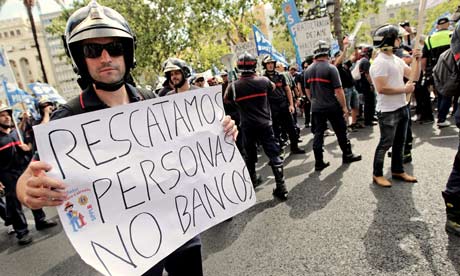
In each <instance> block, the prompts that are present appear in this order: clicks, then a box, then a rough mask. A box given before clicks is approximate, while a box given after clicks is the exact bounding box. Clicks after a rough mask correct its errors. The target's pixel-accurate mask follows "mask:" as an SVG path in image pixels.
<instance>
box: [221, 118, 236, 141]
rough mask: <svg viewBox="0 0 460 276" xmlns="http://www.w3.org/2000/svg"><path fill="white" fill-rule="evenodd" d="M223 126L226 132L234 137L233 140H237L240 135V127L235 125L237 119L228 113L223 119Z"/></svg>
mask: <svg viewBox="0 0 460 276" xmlns="http://www.w3.org/2000/svg"><path fill="white" fill-rule="evenodd" d="M222 126H223V127H224V132H225V134H226V135H227V136H231V137H233V140H234V141H236V137H237V136H238V128H237V127H236V125H235V121H234V120H232V118H231V117H230V116H228V115H225V117H224V119H223V120H222Z"/></svg>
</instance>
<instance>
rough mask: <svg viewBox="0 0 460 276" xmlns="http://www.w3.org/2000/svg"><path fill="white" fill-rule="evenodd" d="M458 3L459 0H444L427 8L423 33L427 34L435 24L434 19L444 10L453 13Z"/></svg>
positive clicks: (459, 3)
mask: <svg viewBox="0 0 460 276" xmlns="http://www.w3.org/2000/svg"><path fill="white" fill-rule="evenodd" d="M459 5H460V0H448V1H444V2H442V3H441V4H439V5H437V6H435V7H433V8H431V9H428V10H427V11H426V16H425V18H426V21H425V22H426V23H425V28H424V32H423V33H424V34H428V33H429V32H430V31H431V29H432V28H434V27H435V26H436V19H438V17H439V16H441V15H442V14H444V13H445V12H450V13H451V14H453V13H454V12H455V11H456V10H457V7H458V6H459Z"/></svg>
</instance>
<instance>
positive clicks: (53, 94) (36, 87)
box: [28, 82, 67, 104]
mask: <svg viewBox="0 0 460 276" xmlns="http://www.w3.org/2000/svg"><path fill="white" fill-rule="evenodd" d="M28 86H29V88H30V90H32V92H33V93H34V95H35V96H36V97H37V99H40V98H42V97H46V98H47V99H48V100H50V101H52V102H57V103H60V104H65V103H66V102H67V101H66V100H64V98H63V97H62V96H61V95H59V93H58V92H57V90H56V89H54V87H52V86H51V85H49V84H47V83H41V82H33V83H29V84H28Z"/></svg>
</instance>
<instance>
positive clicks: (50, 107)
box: [43, 105, 54, 115]
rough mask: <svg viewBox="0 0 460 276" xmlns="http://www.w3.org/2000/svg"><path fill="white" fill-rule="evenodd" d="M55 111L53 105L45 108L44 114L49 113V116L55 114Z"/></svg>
mask: <svg viewBox="0 0 460 276" xmlns="http://www.w3.org/2000/svg"><path fill="white" fill-rule="evenodd" d="M53 109H54V107H53V106H52V105H48V106H47V107H45V109H44V110H43V112H45V113H47V114H48V115H49V114H51V113H53Z"/></svg>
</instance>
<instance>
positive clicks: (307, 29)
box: [292, 17, 332, 57]
mask: <svg viewBox="0 0 460 276" xmlns="http://www.w3.org/2000/svg"><path fill="white" fill-rule="evenodd" d="M292 29H293V31H294V32H295V34H296V42H297V47H298V48H299V54H300V56H301V57H306V56H308V55H311V54H313V50H314V49H315V45H316V43H317V42H318V40H324V41H326V42H328V43H330V42H331V39H332V35H331V25H330V22H329V17H322V18H318V19H314V20H308V21H302V22H299V23H297V24H295V25H294V26H293V27H292Z"/></svg>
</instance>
